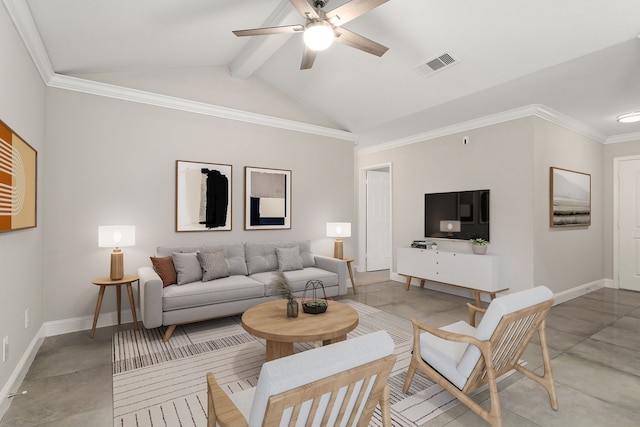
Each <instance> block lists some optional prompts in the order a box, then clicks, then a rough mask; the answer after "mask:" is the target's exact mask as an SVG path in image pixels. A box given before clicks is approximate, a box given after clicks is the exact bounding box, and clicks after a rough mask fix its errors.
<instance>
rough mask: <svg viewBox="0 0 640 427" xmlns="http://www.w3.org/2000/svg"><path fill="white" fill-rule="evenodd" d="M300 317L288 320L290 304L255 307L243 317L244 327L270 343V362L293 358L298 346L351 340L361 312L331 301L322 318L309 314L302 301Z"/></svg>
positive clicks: (264, 304) (281, 302) (268, 347)
mask: <svg viewBox="0 0 640 427" xmlns="http://www.w3.org/2000/svg"><path fill="white" fill-rule="evenodd" d="M298 308H299V314H298V317H293V318H291V317H287V300H285V299H281V300H276V301H269V302H265V303H262V304H258V305H256V306H254V307H251V308H250V309H248V310H247V311H245V312H244V314H243V315H242V327H243V328H244V329H245V330H246V331H247V332H249V333H250V334H251V335H255V336H256V337H260V338H264V339H265V340H266V341H267V361H269V360H274V359H278V358H280V357H285V356H289V355H291V354H293V343H294V342H311V341H322V345H327V344H332V343H335V342H338V341H344V340H345V339H347V333H348V332H350V331H352V330H354V329H355V328H356V326H358V312H357V311H356V310H354V309H353V308H352V307H351V306H349V305H347V304H342V303H339V302H337V301H329V308H328V309H327V311H326V312H324V313H321V314H307V313H305V312H303V311H302V305H301V304H300V301H298Z"/></svg>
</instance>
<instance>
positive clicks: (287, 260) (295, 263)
mask: <svg viewBox="0 0 640 427" xmlns="http://www.w3.org/2000/svg"><path fill="white" fill-rule="evenodd" d="M276 255H277V256H278V268H279V269H280V270H282V271H290V270H302V257H300V248H298V247H297V246H294V247H292V248H276Z"/></svg>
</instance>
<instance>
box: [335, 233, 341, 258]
mask: <svg viewBox="0 0 640 427" xmlns="http://www.w3.org/2000/svg"><path fill="white" fill-rule="evenodd" d="M333 257H334V258H338V259H342V258H343V253H342V239H341V238H340V237H338V238H337V239H336V241H335V243H334V244H333Z"/></svg>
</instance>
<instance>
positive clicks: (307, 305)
mask: <svg viewBox="0 0 640 427" xmlns="http://www.w3.org/2000/svg"><path fill="white" fill-rule="evenodd" d="M320 289H321V290H322V298H318V297H319V295H318V293H319V290H320ZM307 292H310V293H311V298H307ZM328 307H329V303H328V302H327V294H326V293H325V292H324V285H323V284H322V281H321V280H309V281H308V282H307V284H306V286H305V287H304V293H303V294H302V310H303V311H304V312H305V313H309V314H320V313H324V312H325V311H327V308H328Z"/></svg>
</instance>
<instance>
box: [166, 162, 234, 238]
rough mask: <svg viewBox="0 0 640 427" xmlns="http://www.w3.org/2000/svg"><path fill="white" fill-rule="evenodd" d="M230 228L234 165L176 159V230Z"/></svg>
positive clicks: (225, 229)
mask: <svg viewBox="0 0 640 427" xmlns="http://www.w3.org/2000/svg"><path fill="white" fill-rule="evenodd" d="M229 230H231V165H220V164H216V163H202V162H188V161H183V160H177V161H176V231H229Z"/></svg>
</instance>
